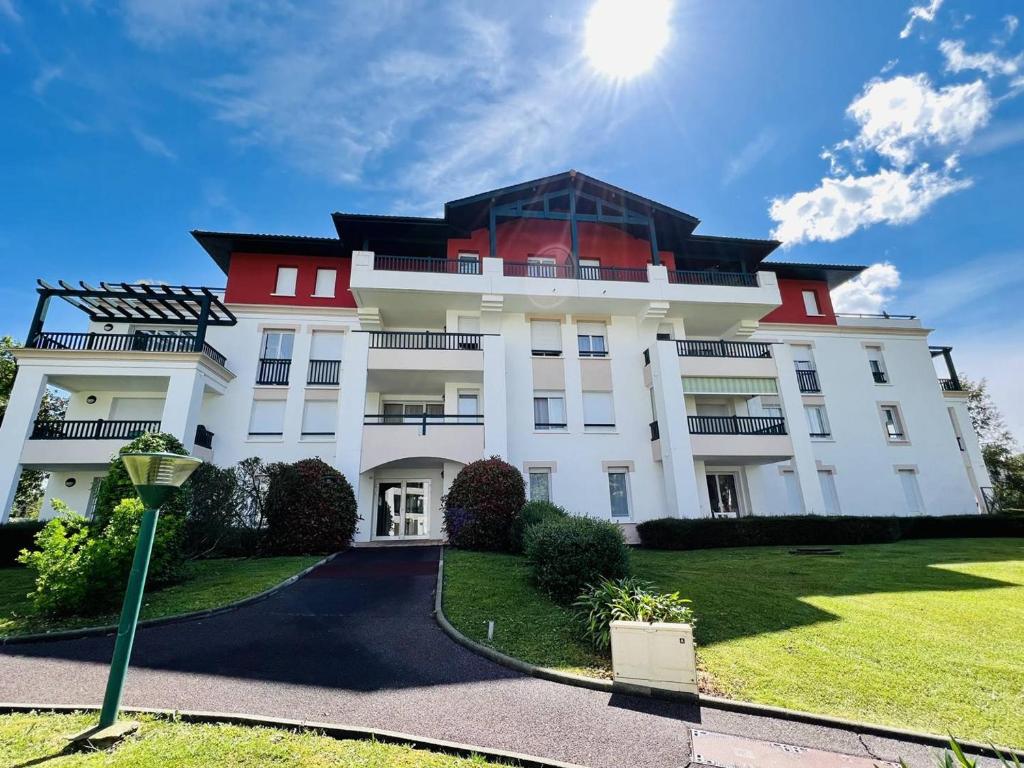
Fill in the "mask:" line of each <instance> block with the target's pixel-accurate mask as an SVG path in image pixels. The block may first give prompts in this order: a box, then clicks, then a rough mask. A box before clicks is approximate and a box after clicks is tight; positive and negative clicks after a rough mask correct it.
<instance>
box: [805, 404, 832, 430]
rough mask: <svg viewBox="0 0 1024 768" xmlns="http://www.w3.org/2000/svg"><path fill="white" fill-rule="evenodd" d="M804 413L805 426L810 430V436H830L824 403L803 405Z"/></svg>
mask: <svg viewBox="0 0 1024 768" xmlns="http://www.w3.org/2000/svg"><path fill="white" fill-rule="evenodd" d="M804 413H806V414H807V426H808V428H809V429H810V430H811V437H831V436H832V432H831V430H830V429H829V426H828V415H827V414H826V413H825V406H824V405H805V406H804Z"/></svg>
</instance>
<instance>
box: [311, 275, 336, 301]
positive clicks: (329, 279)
mask: <svg viewBox="0 0 1024 768" xmlns="http://www.w3.org/2000/svg"><path fill="white" fill-rule="evenodd" d="M337 281H338V270H336V269H317V271H316V285H315V286H314V287H313V295H314V296H316V297H318V298H322V299H333V298H334V286H335V283H337Z"/></svg>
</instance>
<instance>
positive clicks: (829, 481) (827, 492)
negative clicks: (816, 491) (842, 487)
mask: <svg viewBox="0 0 1024 768" xmlns="http://www.w3.org/2000/svg"><path fill="white" fill-rule="evenodd" d="M818 482H819V483H820V484H821V495H822V496H823V497H824V498H825V514H826V515H839V514H842V513H841V512H840V511H839V493H838V491H836V476H835V473H834V472H833V471H832V470H831V469H819V470H818Z"/></svg>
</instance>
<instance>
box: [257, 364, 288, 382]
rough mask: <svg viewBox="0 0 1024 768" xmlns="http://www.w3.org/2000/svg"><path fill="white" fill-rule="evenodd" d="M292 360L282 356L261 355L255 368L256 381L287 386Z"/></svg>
mask: <svg viewBox="0 0 1024 768" xmlns="http://www.w3.org/2000/svg"><path fill="white" fill-rule="evenodd" d="M291 369H292V361H291V360H289V359H288V358H283V357H261V358H260V364H259V366H258V368H257V370H256V383H257V384H269V385H273V386H287V385H288V374H289V372H290V371H291Z"/></svg>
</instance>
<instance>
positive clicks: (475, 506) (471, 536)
mask: <svg viewBox="0 0 1024 768" xmlns="http://www.w3.org/2000/svg"><path fill="white" fill-rule="evenodd" d="M525 503H526V484H525V483H524V482H523V476H522V474H521V473H520V472H519V470H518V469H516V468H515V467H513V466H512V465H511V464H509V463H508V462H506V461H502V460H501V459H500V458H499V457H497V456H492V457H491V458H489V459H481V460H479V461H474V462H472V463H470V464H467V465H466V466H464V467H463V468H462V471H461V472H459V474H458V475H456V477H455V479H454V480H453V481H452V485H451V488H449V489H448V495H447V496H445V498H444V528H445V533H446V534H447V535H448V543H449V544H451V545H452V546H454V547H460V548H463V549H483V550H491V551H497V552H507V551H508V550H509V549H510V548H511V542H512V536H511V532H512V523H513V522H515V519H516V517H517V516H518V515H519V510H521V509H522V508H523V504H525Z"/></svg>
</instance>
